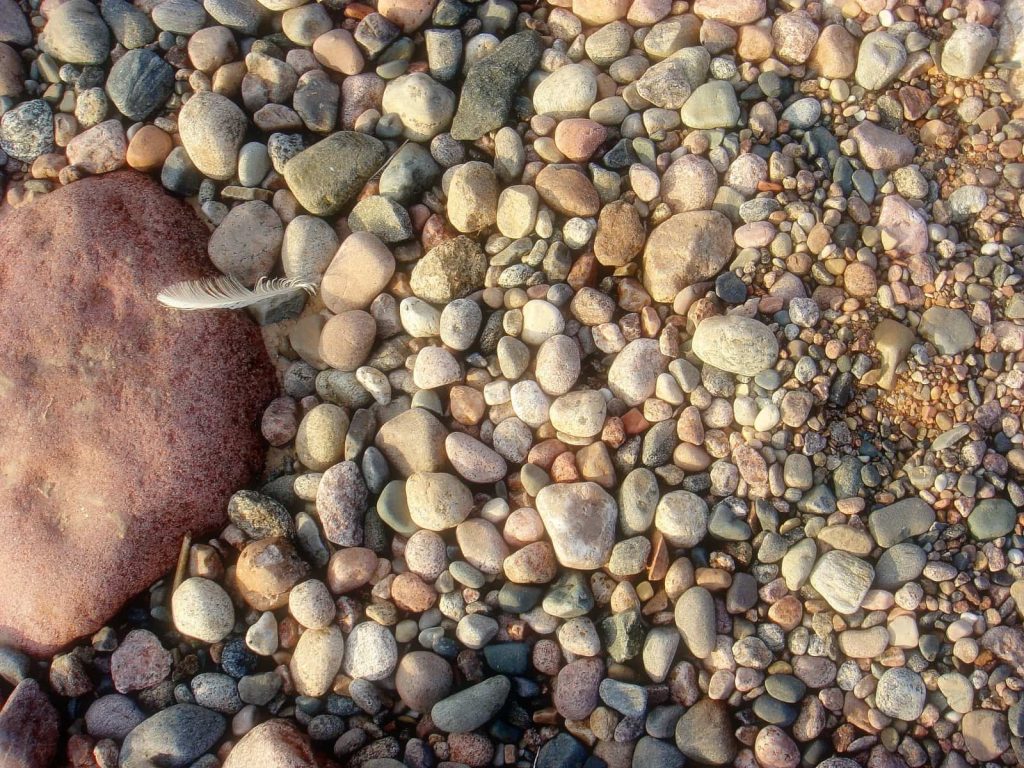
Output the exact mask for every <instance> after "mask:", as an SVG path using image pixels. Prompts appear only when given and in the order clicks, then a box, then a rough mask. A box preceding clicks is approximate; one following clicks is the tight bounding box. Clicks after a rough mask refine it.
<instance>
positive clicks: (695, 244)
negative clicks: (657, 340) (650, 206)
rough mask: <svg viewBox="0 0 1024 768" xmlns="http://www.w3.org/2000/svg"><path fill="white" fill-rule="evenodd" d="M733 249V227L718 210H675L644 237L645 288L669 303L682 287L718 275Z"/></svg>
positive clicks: (658, 299) (653, 295)
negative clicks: (673, 214) (674, 212)
mask: <svg viewBox="0 0 1024 768" xmlns="http://www.w3.org/2000/svg"><path fill="white" fill-rule="evenodd" d="M732 251H733V234H732V227H731V226H730V224H729V220H728V219H727V218H726V217H725V216H723V215H722V214H721V213H718V212H717V211H689V212H686V213H678V214H676V215H675V216H672V217H671V218H669V219H668V220H666V221H664V222H662V223H661V224H659V225H658V226H657V227H655V228H654V230H653V231H652V232H651V235H650V238H648V240H647V245H646V246H645V247H644V274H643V280H644V287H645V288H646V289H647V291H648V292H649V293H650V294H651V298H653V299H654V300H655V301H660V302H663V303H668V304H670V303H672V301H673V300H674V299H675V297H676V294H677V293H679V291H681V290H682V289H683V288H686V287H688V286H690V285H693V284H694V283H696V282H700V281H701V280H708V279H710V278H712V277H714V276H715V275H717V274H718V272H719V271H720V270H721V269H722V267H724V266H725V264H726V262H727V261H728V260H729V257H730V256H732Z"/></svg>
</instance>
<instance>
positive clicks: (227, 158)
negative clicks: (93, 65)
mask: <svg viewBox="0 0 1024 768" xmlns="http://www.w3.org/2000/svg"><path fill="white" fill-rule="evenodd" d="M75 1H76V2H77V1H78V0H75ZM247 128H248V120H247V119H246V116H245V113H244V112H242V110H241V109H240V108H239V107H238V106H237V105H236V104H235V103H234V102H232V101H231V100H230V99H228V98H227V97H225V96H222V95H220V94H219V93H213V92H211V91H204V92H201V93H197V94H195V95H194V96H193V97H192V98H191V99H189V100H188V102H186V104H185V106H183V107H182V108H181V113H180V114H179V116H178V132H179V135H180V136H181V145H182V147H184V149H185V151H186V152H188V156H189V159H190V160H191V161H192V162H193V163H194V164H195V166H196V168H198V169H199V170H200V171H201V172H202V173H203V174H204V175H205V176H209V177H210V178H211V179H216V180H219V181H226V180H228V179H230V178H232V177H233V176H234V175H235V172H236V170H237V168H238V150H239V149H240V148H241V146H242V141H243V139H244V138H245V132H246V129H247ZM253 202H254V203H255V202H258V201H253Z"/></svg>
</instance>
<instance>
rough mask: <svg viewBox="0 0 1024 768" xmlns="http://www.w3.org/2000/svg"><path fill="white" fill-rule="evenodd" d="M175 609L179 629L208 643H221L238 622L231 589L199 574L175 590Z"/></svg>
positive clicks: (172, 602)
mask: <svg viewBox="0 0 1024 768" xmlns="http://www.w3.org/2000/svg"><path fill="white" fill-rule="evenodd" d="M171 612H172V614H173V616H174V626H175V628H176V629H177V630H178V631H179V632H181V633H182V634H183V635H187V636H188V637H194V638H196V639H197V640H202V641H203V642H204V643H219V642H220V641H221V640H223V639H224V638H225V637H227V636H228V635H229V634H231V630H232V629H234V626H235V608H234V606H233V605H232V604H231V598H230V597H229V596H228V593H227V592H225V591H224V589H223V588H222V587H221V586H220V584H218V583H217V582H215V581H210V580H209V579H203V578H199V577H196V576H193V577H192V578H190V579H186V580H185V581H183V582H182V583H181V586H179V587H178V588H177V589H176V590H174V596H173V598H172V601H171Z"/></svg>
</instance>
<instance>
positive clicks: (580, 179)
mask: <svg viewBox="0 0 1024 768" xmlns="http://www.w3.org/2000/svg"><path fill="white" fill-rule="evenodd" d="M534 186H535V187H536V188H537V193H538V194H539V195H540V196H541V199H542V200H543V201H544V202H545V203H547V204H548V205H549V206H550V207H551V208H553V209H555V210H556V211H557V212H558V213H560V214H562V215H563V216H569V217H572V216H593V215H595V214H596V213H597V212H598V211H599V210H600V208H601V199H600V197H599V196H598V193H597V190H596V189H595V188H594V185H593V184H592V183H591V181H590V179H588V178H587V177H586V176H585V175H584V174H582V173H581V172H580V171H578V170H576V169H575V168H567V167H559V166H553V165H546V166H544V168H543V169H542V170H541V172H540V173H538V174H537V178H536V179H535V180H534Z"/></svg>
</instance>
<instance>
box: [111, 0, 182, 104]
mask: <svg viewBox="0 0 1024 768" xmlns="http://www.w3.org/2000/svg"><path fill="white" fill-rule="evenodd" d="M132 7H134V6H132ZM106 87H107V95H108V96H110V101H111V102H113V104H114V106H115V107H117V109H118V111H119V112H120V113H121V114H122V115H124V116H125V117H127V118H128V119H129V120H133V121H136V122H137V121H141V120H145V119H146V118H147V117H149V116H150V115H152V114H153V113H154V112H156V111H157V110H158V109H161V108H162V107H163V106H164V102H166V101H167V97H168V96H170V95H171V91H173V90H174V68H173V67H172V66H171V65H170V64H168V63H167V62H166V61H164V60H163V59H162V58H160V56H158V55H157V54H156V53H154V52H153V51H151V50H148V49H144V48H140V49H136V50H131V51H128V53H126V54H125V55H124V56H122V57H121V58H120V59H118V60H117V62H115V64H114V66H113V67H111V68H110V74H109V75H108V76H107V86H106Z"/></svg>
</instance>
